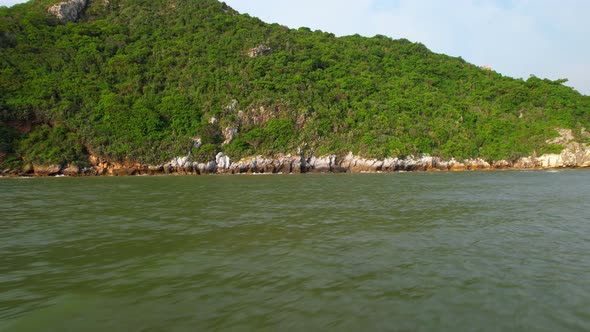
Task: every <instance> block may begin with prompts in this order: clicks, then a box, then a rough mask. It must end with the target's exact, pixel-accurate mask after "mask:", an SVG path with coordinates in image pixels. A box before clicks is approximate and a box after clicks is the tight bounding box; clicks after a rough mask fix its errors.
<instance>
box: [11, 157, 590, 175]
mask: <svg viewBox="0 0 590 332" xmlns="http://www.w3.org/2000/svg"><path fill="white" fill-rule="evenodd" d="M585 152H590V150H589V151H585ZM562 154H563V153H562ZM588 155H589V156H590V153H588ZM584 156H586V153H585V154H584ZM563 157H564V156H562V155H544V156H541V157H538V158H533V157H525V158H520V159H518V160H516V161H506V160H500V161H495V162H491V163H490V162H486V161H484V160H482V159H466V160H461V161H459V160H455V159H451V160H441V159H440V158H438V157H430V156H422V157H420V158H414V157H407V158H405V159H398V158H387V159H384V160H378V159H366V158H362V157H358V156H354V155H352V154H349V155H347V156H346V157H344V158H338V157H337V156H335V155H329V156H322V157H313V156H311V157H308V158H304V157H303V156H302V155H299V156H293V155H290V154H288V155H280V156H275V157H270V158H269V157H262V156H256V157H249V158H243V159H241V160H239V161H237V162H230V160H229V158H228V157H227V156H225V155H223V153H218V154H217V156H216V159H215V160H212V161H209V162H207V163H199V162H189V161H188V159H189V158H188V157H179V158H175V159H174V160H172V161H171V162H169V163H166V164H163V165H141V164H137V163H133V164H131V163H129V164H123V163H114V162H110V161H107V160H101V159H99V158H96V157H92V158H90V161H91V162H92V166H89V167H84V168H79V167H77V166H72V165H68V166H67V167H62V166H59V165H31V166H30V167H27V169H26V170H22V171H17V170H5V171H4V172H2V174H0V177H26V178H34V177H87V176H160V175H193V176H197V175H268V174H285V175H288V174H308V173H310V174H330V173H332V174H338V173H348V174H385V173H413V172H470V171H503V170H505V171H551V170H554V171H559V170H569V169H590V158H581V159H579V158H575V160H572V159H571V158H563Z"/></svg>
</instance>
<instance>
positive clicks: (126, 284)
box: [0, 171, 590, 331]
mask: <svg viewBox="0 0 590 332" xmlns="http://www.w3.org/2000/svg"><path fill="white" fill-rule="evenodd" d="M589 188H590V173H589V172H587V171H561V172H559V173H547V172H512V171H511V172H466V173H404V174H356V175H350V174H339V175H335V174H333V175H273V176H205V177H180V176H170V177H128V178H107V177H100V178H41V179H0V330H2V329H5V330H8V331H39V330H43V331H64V330H71V331H79V330H84V331H104V330H107V329H108V330H111V331H143V330H166V331H194V330H268V331H276V330H304V329H312V330H350V331H358V330H411V331H433V330H436V331H441V330H445V331H462V330H464V331H473V330H482V331H487V330H494V331H495V330H534V331H557V330H569V331H575V330H580V331H584V330H589V329H590V311H588V309H587V308H589V307H590V288H588V287H587V285H588V284H590V259H588V254H587V253H588V252H590V220H589V218H588V217H587V215H588V214H587V211H589V210H590V203H589V200H588V199H587V196H588V195H587V193H588V189H589Z"/></svg>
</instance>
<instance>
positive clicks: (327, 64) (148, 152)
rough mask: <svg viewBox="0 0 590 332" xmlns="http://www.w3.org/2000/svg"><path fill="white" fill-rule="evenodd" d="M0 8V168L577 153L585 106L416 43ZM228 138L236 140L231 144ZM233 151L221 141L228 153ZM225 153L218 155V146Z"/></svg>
mask: <svg viewBox="0 0 590 332" xmlns="http://www.w3.org/2000/svg"><path fill="white" fill-rule="evenodd" d="M55 2H56V1H46V0H34V1H30V2H28V3H25V4H22V5H16V6H14V7H11V8H0V163H1V165H0V167H1V168H2V169H6V168H11V169H20V168H22V167H26V166H27V165H30V164H45V165H47V164H61V165H66V164H78V165H85V164H87V163H88V158H89V155H94V156H98V157H100V158H104V159H107V160H112V161H116V162H138V163H151V164H158V163H163V162H165V161H167V160H170V159H171V158H172V157H174V156H178V155H186V153H187V151H189V149H191V146H193V142H194V141H195V140H196V139H197V138H200V139H201V142H202V145H201V146H200V147H198V148H192V150H193V151H192V152H193V154H192V158H194V159H195V160H199V161H206V160H208V159H210V158H212V157H213V156H214V155H215V153H216V152H219V151H223V152H225V154H227V155H228V156H230V157H231V158H232V159H234V160H235V159H237V158H240V157H244V156H249V155H256V154H261V155H267V156H272V155H274V154H278V153H293V152H295V151H296V150H297V148H298V147H303V146H306V147H307V148H308V149H311V150H314V151H315V153H316V154H337V155H343V154H346V153H348V152H349V151H351V152H353V153H354V154H356V155H360V156H365V157H377V158H383V157H403V156H406V155H419V154H421V153H427V154H430V155H432V156H439V157H441V158H451V157H454V158H459V159H460V158H483V159H485V160H499V159H508V160H510V159H515V158H519V157H521V156H527V155H533V154H539V155H540V154H542V153H546V152H552V151H553V152H555V151H559V150H560V149H561V148H562V147H560V146H555V145H548V144H546V143H545V142H546V141H547V140H548V139H550V138H552V137H555V136H556V135H557V133H556V131H555V128H570V129H574V132H575V133H577V134H578V137H577V139H579V140H583V139H584V137H583V135H582V134H581V130H582V128H584V127H585V128H590V97H588V96H583V95H581V94H579V93H578V92H576V91H575V90H573V89H572V88H569V87H566V86H564V85H562V83H563V82H565V80H558V81H551V80H547V79H541V78H537V77H534V76H531V77H530V78H529V79H527V80H526V81H525V80H522V79H513V78H510V77H505V76H502V75H500V74H498V73H496V72H494V71H490V70H484V69H481V68H479V67H477V66H474V65H472V64H469V63H467V62H465V61H464V60H463V59H461V58H455V57H450V56H446V55H441V54H435V53H433V52H431V51H429V50H428V49H427V48H426V47H425V46H424V45H422V44H420V43H412V42H410V41H408V40H404V39H401V40H392V39H390V38H387V37H385V36H375V37H373V38H365V37H361V36H358V35H355V36H348V37H335V36H334V35H333V34H330V33H326V32H321V31H310V30H309V29H306V28H300V29H298V30H293V29H289V28H287V27H284V26H281V25H278V24H266V23H264V22H262V21H260V20H259V19H257V18H253V17H250V16H249V15H247V14H239V13H237V12H236V11H234V10H233V9H231V8H229V7H228V6H226V5H225V4H224V3H221V2H218V1H215V0H166V1H164V0H108V1H107V0H94V1H91V2H89V4H88V5H87V7H86V8H85V11H84V13H83V14H82V16H81V18H80V19H79V20H78V21H77V22H69V23H64V22H60V21H59V20H58V19H57V18H56V17H55V16H54V15H52V14H50V13H48V11H47V8H48V7H49V6H51V5H52V4H54V3H55ZM232 134H233V135H232ZM232 136H233V137H232ZM224 141H226V142H225V143H228V142H229V141H231V142H229V143H228V144H224Z"/></svg>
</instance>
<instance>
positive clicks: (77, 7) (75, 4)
mask: <svg viewBox="0 0 590 332" xmlns="http://www.w3.org/2000/svg"><path fill="white" fill-rule="evenodd" d="M87 3H88V0H70V1H64V2H60V3H58V4H55V5H53V6H51V7H49V8H48V9H47V11H48V12H49V13H50V14H53V15H54V16H55V17H57V19H59V21H60V22H61V23H64V24H65V23H69V22H76V21H77V20H78V19H79V18H80V16H82V13H83V12H84V9H85V8H86V5H87Z"/></svg>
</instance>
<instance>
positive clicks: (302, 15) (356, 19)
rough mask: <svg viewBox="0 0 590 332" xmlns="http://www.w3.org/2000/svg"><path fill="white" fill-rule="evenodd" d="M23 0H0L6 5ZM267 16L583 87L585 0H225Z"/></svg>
mask: <svg viewBox="0 0 590 332" xmlns="http://www.w3.org/2000/svg"><path fill="white" fill-rule="evenodd" d="M19 2H24V1H22V0H20V1H19V0H0V6H2V5H4V6H10V5H12V4H15V3H19ZM225 2H226V3H227V4H228V5H229V6H231V7H232V8H234V9H235V10H237V11H239V12H240V13H248V14H249V15H250V16H255V17H258V18H260V19H261V20H263V21H265V22H268V23H279V24H282V25H285V26H288V27H290V28H299V27H302V26H303V27H308V28H310V29H312V30H322V31H325V32H331V33H334V34H335V35H337V36H344V35H352V34H359V35H362V36H367V37H372V36H374V35H376V34H381V35H385V36H388V37H391V38H394V39H397V38H406V39H409V40H411V41H414V42H420V43H423V44H424V45H426V47H428V48H429V49H430V50H432V51H433V52H436V53H444V54H447V55H451V56H460V57H462V58H463V59H465V60H466V61H468V62H471V63H473V64H475V65H478V66H484V65H485V66H491V67H492V68H493V69H494V70H495V71H497V72H499V73H501V74H503V75H507V76H511V77H517V78H518V77H522V78H524V79H527V78H528V77H530V75H535V76H537V77H541V78H549V79H552V80H556V79H561V78H567V79H568V80H569V82H567V83H566V85H569V86H572V87H574V88H575V89H576V90H577V91H579V92H581V93H583V94H585V95H590V37H589V33H590V19H588V13H590V1H588V0H444V1H443V0H225Z"/></svg>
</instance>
